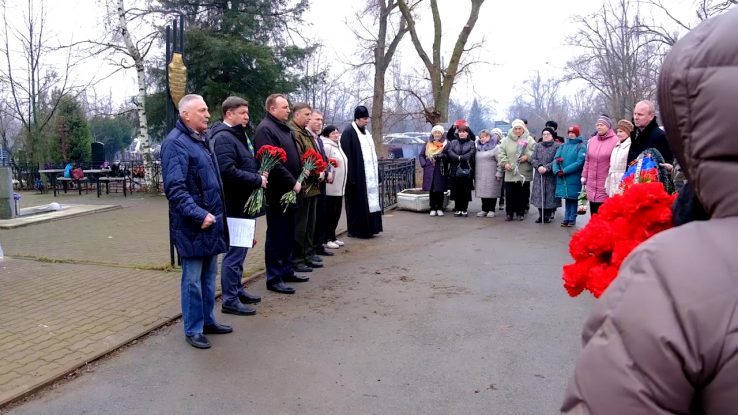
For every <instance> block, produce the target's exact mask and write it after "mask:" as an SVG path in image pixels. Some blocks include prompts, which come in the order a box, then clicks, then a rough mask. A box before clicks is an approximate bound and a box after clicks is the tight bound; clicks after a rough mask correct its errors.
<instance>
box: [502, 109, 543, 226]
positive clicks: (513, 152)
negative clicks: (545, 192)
mask: <svg viewBox="0 0 738 415" xmlns="http://www.w3.org/2000/svg"><path fill="white" fill-rule="evenodd" d="M535 145H536V141H535V139H533V137H531V136H530V134H528V130H527V129H526V128H525V123H524V122H523V121H522V120H519V119H518V120H515V121H513V122H512V128H511V129H510V132H509V133H508V135H507V137H505V138H504V139H503V140H502V143H501V144H500V164H502V166H503V167H504V169H505V184H504V186H505V199H506V200H505V206H506V211H507V217H506V218H505V220H506V221H511V220H513V216H514V215H517V218H518V220H524V219H525V208H526V205H527V203H528V198H529V195H530V181H531V180H533V166H532V165H531V164H530V158H531V156H532V155H533V148H534V147H535Z"/></svg>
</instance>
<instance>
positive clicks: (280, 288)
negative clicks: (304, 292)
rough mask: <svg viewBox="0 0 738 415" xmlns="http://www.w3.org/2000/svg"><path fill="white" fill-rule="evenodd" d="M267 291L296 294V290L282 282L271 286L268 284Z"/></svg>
mask: <svg viewBox="0 0 738 415" xmlns="http://www.w3.org/2000/svg"><path fill="white" fill-rule="evenodd" d="M267 290H269V291H274V292H276V293H280V294H294V293H295V289H294V288H292V287H290V286H289V285H287V284H285V283H283V282H280V283H277V284H271V285H270V284H267Z"/></svg>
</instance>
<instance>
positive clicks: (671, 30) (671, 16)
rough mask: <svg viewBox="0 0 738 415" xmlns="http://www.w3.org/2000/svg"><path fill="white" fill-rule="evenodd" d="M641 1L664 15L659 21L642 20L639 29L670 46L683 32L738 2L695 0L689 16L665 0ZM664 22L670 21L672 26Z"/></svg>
mask: <svg viewBox="0 0 738 415" xmlns="http://www.w3.org/2000/svg"><path fill="white" fill-rule="evenodd" d="M639 2H640V3H642V4H645V5H647V6H650V7H651V8H653V9H654V10H655V11H656V12H657V13H658V14H659V15H660V17H663V18H661V19H658V23H657V22H656V20H655V19H654V21H652V22H646V21H642V22H641V24H640V26H639V29H640V30H642V31H643V32H644V33H646V34H648V35H650V36H652V37H653V38H654V39H655V40H656V41H658V42H662V43H664V44H665V45H667V46H669V47H671V46H673V45H674V44H675V43H676V42H677V40H679V35H680V34H681V33H686V32H689V31H690V30H692V28H694V27H695V26H697V25H698V24H699V23H701V22H703V21H705V20H707V19H709V18H710V17H712V16H715V15H718V14H720V13H723V12H725V11H727V10H728V9H729V8H731V7H733V6H735V5H736V4H738V0H721V1H715V0H696V1H693V6H694V8H693V10H692V11H693V12H694V16H693V17H687V16H682V15H680V14H678V13H676V11H675V10H674V8H673V7H667V6H666V4H664V1H663V0H639ZM664 22H667V23H670V27H667V25H666V24H664Z"/></svg>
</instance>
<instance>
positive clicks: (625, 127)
mask: <svg viewBox="0 0 738 415" xmlns="http://www.w3.org/2000/svg"><path fill="white" fill-rule="evenodd" d="M632 131H633V124H632V123H631V122H630V121H628V120H620V121H618V128H617V130H615V135H617V136H618V143H617V144H616V145H615V148H614V149H613V150H612V154H611V155H610V171H609V172H608V173H607V180H605V190H606V191H607V196H608V197H613V196H614V195H617V194H620V193H622V192H621V191H620V180H621V179H622V178H623V174H625V170H626V169H627V168H628V151H629V150H630V133H631V132H632Z"/></svg>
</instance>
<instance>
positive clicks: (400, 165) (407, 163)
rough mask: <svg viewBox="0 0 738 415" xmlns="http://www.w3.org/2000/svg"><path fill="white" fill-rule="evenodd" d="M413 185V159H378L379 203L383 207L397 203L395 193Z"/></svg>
mask: <svg viewBox="0 0 738 415" xmlns="http://www.w3.org/2000/svg"><path fill="white" fill-rule="evenodd" d="M413 187H415V159H414V158H412V159H381V160H379V204H380V205H381V206H382V212H384V209H386V208H389V207H391V206H394V205H396V204H397V193H399V192H401V191H403V190H405V189H410V188H413Z"/></svg>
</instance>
